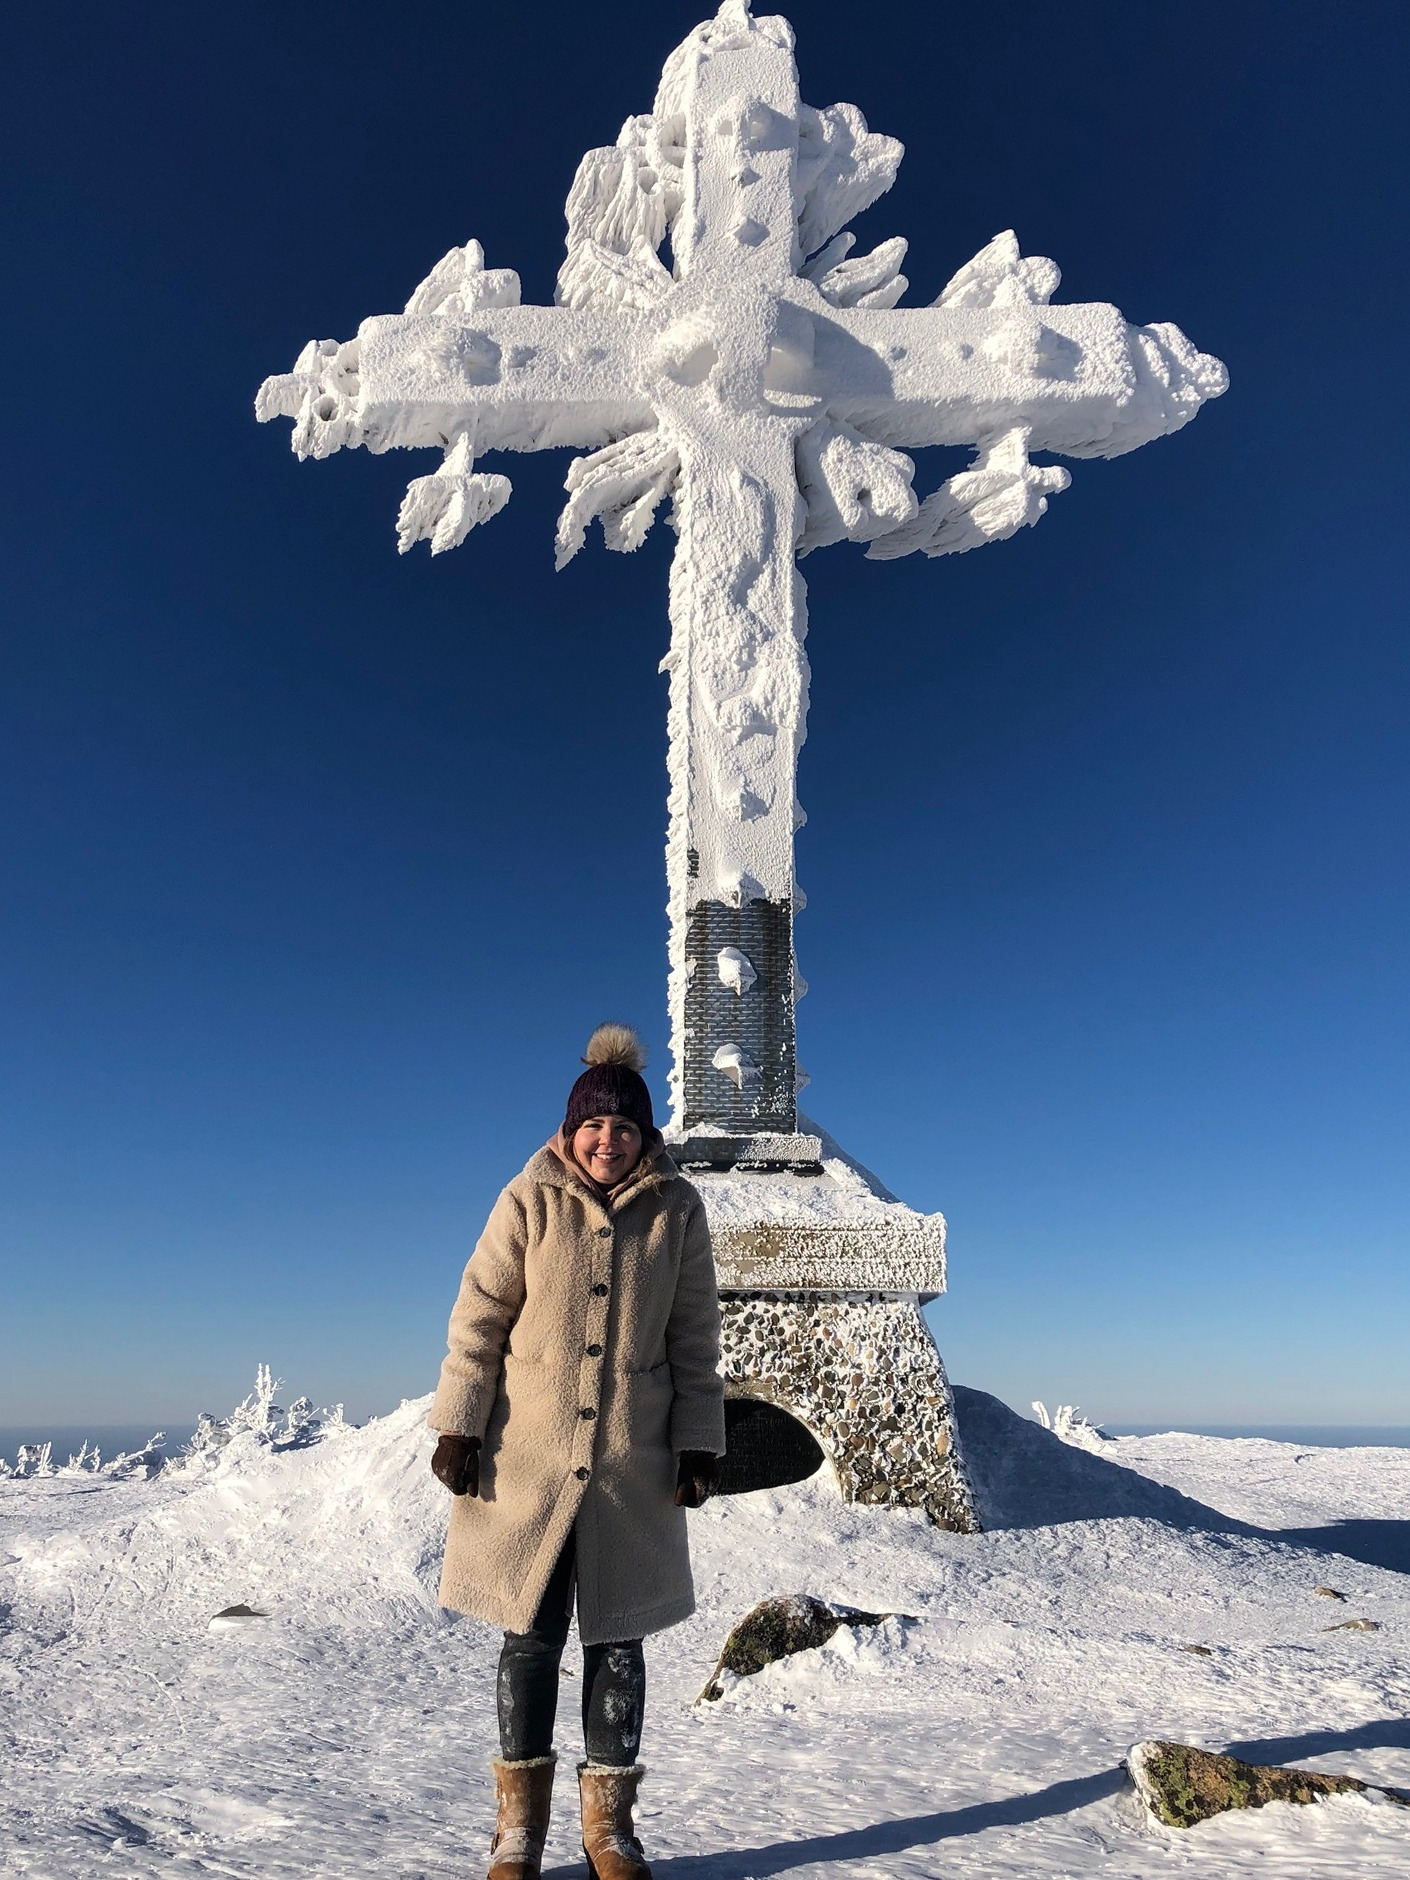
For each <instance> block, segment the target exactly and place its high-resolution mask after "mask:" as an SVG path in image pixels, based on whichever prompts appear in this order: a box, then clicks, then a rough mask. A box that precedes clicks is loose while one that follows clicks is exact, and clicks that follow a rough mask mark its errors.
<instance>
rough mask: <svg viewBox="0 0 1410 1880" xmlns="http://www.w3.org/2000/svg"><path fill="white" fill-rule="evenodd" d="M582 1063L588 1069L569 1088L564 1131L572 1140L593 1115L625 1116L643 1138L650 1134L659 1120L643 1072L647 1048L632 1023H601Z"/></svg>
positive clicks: (589, 1043)
mask: <svg viewBox="0 0 1410 1880" xmlns="http://www.w3.org/2000/svg"><path fill="white" fill-rule="evenodd" d="M583 1063H584V1064H586V1065H587V1069H586V1070H585V1071H584V1072H583V1074H582V1076H581V1077H580V1078H579V1079H578V1081H577V1082H576V1083H575V1084H574V1085H573V1088H572V1089H571V1090H570V1091H569V1092H568V1111H567V1114H566V1116H565V1117H564V1118H563V1134H564V1135H565V1136H566V1137H568V1138H569V1140H571V1139H572V1135H573V1131H574V1130H575V1129H577V1128H578V1127H579V1125H580V1124H583V1123H585V1122H586V1121H587V1120H588V1118H589V1117H590V1116H625V1117H626V1118H627V1119H628V1121H629V1122H633V1123H635V1124H636V1126H637V1128H638V1129H639V1130H640V1131H641V1133H642V1137H643V1138H647V1137H650V1136H651V1135H652V1134H653V1133H654V1131H655V1128H656V1122H655V1119H654V1117H653V1116H652V1114H651V1092H650V1091H649V1090H648V1089H647V1087H646V1082H645V1079H644V1078H643V1077H642V1074H641V1073H642V1072H643V1071H644V1070H645V1069H646V1048H645V1046H644V1045H643V1044H642V1042H641V1039H640V1038H638V1037H637V1035H636V1033H635V1032H634V1031H633V1030H632V1028H631V1026H630V1025H599V1026H598V1028H597V1030H596V1031H595V1032H594V1033H593V1034H592V1036H591V1038H589V1039H588V1048H587V1050H586V1051H585V1052H584V1053H583Z"/></svg>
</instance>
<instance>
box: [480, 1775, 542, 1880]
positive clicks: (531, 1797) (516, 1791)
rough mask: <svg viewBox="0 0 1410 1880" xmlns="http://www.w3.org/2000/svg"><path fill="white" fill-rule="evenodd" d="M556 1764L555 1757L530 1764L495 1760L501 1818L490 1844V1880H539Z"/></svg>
mask: <svg viewBox="0 0 1410 1880" xmlns="http://www.w3.org/2000/svg"><path fill="white" fill-rule="evenodd" d="M557 1762H558V1758H557V1757H556V1756H532V1757H530V1758H529V1760H528V1761H527V1762H504V1761H502V1760H501V1758H500V1757H498V1756H496V1757H495V1759H494V1761H493V1762H492V1763H491V1764H490V1767H491V1768H492V1769H493V1770H494V1793H495V1800H496V1802H498V1804H499V1817H498V1819H497V1820H496V1822H495V1827H494V1839H493V1840H492V1841H491V1842H490V1867H489V1874H488V1880H539V1873H540V1870H541V1869H542V1867H543V1844H544V1842H545V1841H546V1840H547V1839H548V1811H549V1807H550V1805H551V1803H552V1801H553V1771H554V1768H555V1766H556V1764H557Z"/></svg>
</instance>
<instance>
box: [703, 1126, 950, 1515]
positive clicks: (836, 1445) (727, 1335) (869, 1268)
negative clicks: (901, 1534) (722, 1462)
mask: <svg viewBox="0 0 1410 1880" xmlns="http://www.w3.org/2000/svg"><path fill="white" fill-rule="evenodd" d="M800 1127H805V1128H808V1129H810V1130H812V1129H813V1126H812V1125H808V1124H804V1123H803V1122H802V1119H800ZM813 1133H814V1136H815V1138H816V1140H817V1142H818V1155H817V1159H816V1160H815V1161H812V1162H806V1161H805V1162H800V1163H798V1164H797V1165H795V1166H791V1167H782V1168H741V1167H734V1168H720V1167H718V1166H710V1165H709V1163H708V1162H706V1161H704V1160H695V1161H692V1159H691V1158H692V1156H695V1157H701V1156H703V1153H704V1152H703V1150H702V1149H701V1147H700V1145H699V1143H698V1142H693V1141H691V1140H688V1139H687V1140H681V1139H678V1140H677V1142H675V1143H671V1142H670V1139H669V1137H668V1139H667V1140H668V1147H670V1148H671V1149H672V1150H673V1152H676V1153H679V1154H680V1155H681V1159H682V1163H683V1166H684V1167H685V1171H686V1173H687V1174H688V1175H689V1176H690V1179H691V1180H692V1181H693V1182H694V1183H695V1184H696V1186H697V1187H698V1188H699V1190H700V1193H701V1195H702V1196H703V1197H704V1201H705V1208H706V1212H707V1213H708V1215H709V1217H710V1230H711V1236H712V1239H713V1242H714V1247H715V1263H716V1268H717V1271H718V1274H719V1285H720V1299H721V1304H722V1307H723V1312H724V1375H725V1391H726V1396H727V1399H728V1402H727V1406H726V1407H727V1411H733V1412H734V1413H735V1414H734V1416H733V1417H732V1419H731V1420H732V1422H734V1423H735V1426H736V1427H739V1419H740V1417H741V1416H742V1415H743V1414H745V1413H746V1407H752V1406H754V1405H768V1406H771V1408H772V1412H773V1413H781V1416H782V1417H786V1418H788V1419H791V1420H792V1424H795V1425H801V1426H802V1430H804V1431H806V1432H807V1433H808V1434H809V1435H810V1436H811V1437H812V1438H813V1440H814V1442H815V1443H816V1445H817V1449H820V1450H821V1452H822V1454H823V1456H825V1457H826V1459H827V1460H828V1462H830V1463H831V1465H832V1467H833V1469H834V1471H835V1473H836V1476H837V1482H838V1486H839V1487H840V1489H841V1491H842V1494H843V1496H844V1497H845V1499H846V1500H848V1501H858V1502H871V1503H881V1504H889V1505H891V1506H899V1507H914V1508H923V1509H924V1510H925V1512H926V1513H927V1515H928V1516H929V1517H930V1519H931V1520H932V1521H934V1522H935V1524H936V1525H937V1526H938V1527H943V1528H950V1529H953V1530H955V1531H957V1532H960V1533H973V1532H976V1531H977V1530H978V1527H979V1521H978V1518H977V1515H976V1513H975V1507H974V1496H973V1491H972V1490H971V1487H970V1483H969V1478H968V1476H967V1475H966V1473H965V1468H964V1461H963V1458H962V1456H961V1454H960V1449H959V1441H958V1437H957V1435H956V1429H955V1415H954V1405H953V1402H952V1400H951V1396H950V1386H949V1382H948V1380H947V1378H946V1376H945V1367H944V1364H943V1363H942V1361H941V1358H940V1353H939V1352H938V1350H937V1349H936V1346H935V1341H934V1340H933V1338H932V1337H931V1335H930V1330H929V1328H928V1326H927V1325H926V1323H925V1320H924V1318H923V1317H922V1315H921V1307H922V1306H923V1305H924V1304H926V1303H927V1302H928V1301H929V1300H931V1299H934V1298H935V1297H937V1295H939V1294H940V1293H942V1292H943V1291H944V1290H945V1222H944V1218H943V1216H941V1215H938V1214H933V1215H925V1214H919V1213H917V1212H916V1210H915V1209H913V1208H909V1207H907V1206H906V1205H905V1204H904V1202H901V1201H898V1200H897V1199H896V1197H895V1196H894V1195H892V1194H890V1193H889V1192H888V1191H887V1190H886V1188H884V1187H883V1186H882V1184H881V1183H880V1182H879V1181H878V1180H877V1179H876V1177H875V1176H874V1175H872V1174H870V1172H869V1171H868V1170H866V1169H864V1168H862V1167H861V1166H860V1165H859V1164H858V1163H856V1162H854V1161H853V1160H852V1159H851V1158H850V1157H848V1156H846V1155H844V1154H843V1153H842V1151H841V1150H840V1149H839V1147H838V1145H837V1144H836V1143H835V1142H833V1141H832V1140H831V1138H829V1137H828V1136H826V1135H825V1134H823V1133H822V1132H821V1131H816V1130H814V1131H813ZM747 1414H748V1423H749V1428H748V1431H747V1439H746V1440H744V1441H742V1442H741V1443H740V1444H739V1454H738V1455H737V1456H736V1459H735V1461H734V1462H733V1463H730V1462H728V1461H727V1464H726V1489H727V1490H729V1489H733V1490H735V1491H736V1492H738V1491H740V1490H742V1489H745V1488H749V1487H762V1486H774V1485H777V1484H778V1483H780V1482H783V1481H787V1480H796V1479H797V1478H798V1476H799V1475H800V1474H807V1473H810V1472H811V1469H812V1468H813V1467H816V1464H817V1450H815V1449H813V1448H812V1446H811V1445H809V1444H808V1443H807V1442H806V1440H803V1439H801V1438H800V1436H799V1433H798V1432H797V1431H796V1430H794V1429H792V1427H791V1425H790V1426H787V1427H785V1426H783V1425H782V1424H780V1427H779V1429H778V1431H777V1435H776V1440H775V1441H774V1443H773V1444H772V1452H773V1453H772V1454H770V1447H771V1446H770V1442H769V1432H768V1431H767V1429H761V1428H760V1423H761V1421H767V1418H766V1417H764V1418H761V1416H760V1415H759V1414H757V1413H755V1412H754V1411H753V1410H752V1408H749V1409H748V1412H747ZM744 1434H745V1433H744V1432H743V1431H741V1435H744ZM741 1458H742V1459H741ZM790 1458H797V1460H796V1461H795V1462H794V1463H793V1467H792V1469H791V1470H790V1466H789V1459H790Z"/></svg>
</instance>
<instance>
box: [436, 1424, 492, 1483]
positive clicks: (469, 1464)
mask: <svg viewBox="0 0 1410 1880" xmlns="http://www.w3.org/2000/svg"><path fill="white" fill-rule="evenodd" d="M431 1473H432V1475H434V1476H435V1477H436V1479H437V1481H440V1482H444V1483H445V1485H446V1487H447V1488H448V1489H449V1490H450V1492H451V1494H452V1495H478V1494H479V1492H480V1439H479V1437H478V1436H457V1435H456V1434H455V1432H454V1431H452V1430H446V1431H444V1432H443V1434H442V1436H441V1440H440V1441H439V1442H438V1443H437V1444H436V1453H435V1454H434V1455H433V1456H432V1458H431Z"/></svg>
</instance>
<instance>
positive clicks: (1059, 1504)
mask: <svg viewBox="0 0 1410 1880" xmlns="http://www.w3.org/2000/svg"><path fill="white" fill-rule="evenodd" d="M955 1414H956V1417H957V1419H958V1422H959V1426H960V1439H961V1442H962V1444H963V1446H964V1456H965V1462H966V1464H967V1465H968V1468H969V1472H970V1475H971V1477H972V1478H973V1481H974V1489H975V1494H976V1496H977V1498H978V1501H979V1511H980V1516H981V1518H982V1520H983V1522H984V1525H985V1527H986V1528H989V1529H995V1528H1035V1527H1054V1526H1059V1525H1061V1524H1062V1523H1064V1522H1068V1521H1103V1520H1120V1519H1123V1518H1126V1519H1129V1518H1132V1517H1135V1518H1137V1519H1141V1520H1146V1521H1163V1522H1165V1523H1166V1524H1167V1525H1168V1526H1170V1527H1177V1528H1183V1529H1186V1530H1191V1529H1199V1530H1203V1531H1205V1532H1206V1533H1210V1534H1228V1535H1239V1536H1242V1537H1243V1538H1244V1539H1247V1540H1260V1541H1274V1542H1278V1543H1281V1544H1283V1545H1285V1546H1289V1547H1301V1548H1306V1549H1308V1550H1309V1551H1311V1552H1313V1553H1322V1554H1340V1555H1341V1556H1343V1558H1346V1559H1350V1560H1359V1561H1361V1562H1362V1563H1363V1564H1364V1565H1366V1566H1372V1567H1386V1568H1389V1569H1390V1570H1391V1571H1392V1572H1394V1573H1410V1521H1364V1520H1351V1521H1333V1522H1328V1523H1327V1524H1326V1525H1325V1526H1322V1527H1310V1528H1281V1529H1279V1528H1262V1527H1255V1526H1254V1525H1253V1524H1252V1523H1251V1522H1247V1521H1236V1520H1235V1519H1233V1517H1232V1516H1230V1515H1225V1514H1220V1512H1219V1511H1218V1509H1217V1508H1210V1507H1207V1506H1206V1505H1205V1504H1204V1503H1203V1502H1200V1501H1193V1500H1191V1498H1190V1497H1189V1496H1188V1495H1182V1494H1181V1493H1180V1491H1179V1490H1178V1489H1175V1488H1167V1487H1165V1486H1164V1484H1163V1483H1160V1482H1153V1481H1151V1479H1150V1477H1149V1476H1146V1475H1140V1474H1138V1473H1137V1472H1136V1471H1135V1470H1134V1469H1128V1468H1125V1467H1123V1465H1122V1464H1121V1463H1119V1462H1109V1461H1108V1460H1107V1458H1106V1457H1105V1456H1102V1455H1096V1454H1093V1453H1092V1452H1091V1451H1090V1450H1086V1449H1078V1448H1075V1447H1074V1446H1073V1445H1072V1444H1071V1443H1065V1442H1063V1441H1062V1440H1061V1439H1060V1438H1059V1437H1057V1436H1054V1435H1053V1433H1052V1431H1051V1430H1045V1429H1043V1428H1042V1427H1041V1426H1040V1425H1039V1424H1037V1423H1032V1422H1030V1421H1029V1420H1028V1418H1027V1417H1021V1416H1019V1415H1018V1414H1017V1412H1016V1411H1013V1410H1011V1409H1010V1408H1009V1406H1008V1405H1007V1404H1006V1403H1001V1402H1000V1400H999V1399H998V1398H997V1397H991V1396H990V1395H989V1393H988V1392H987V1391H982V1390H969V1389H966V1387H965V1386H964V1385H962V1384H957V1385H956V1386H955Z"/></svg>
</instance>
